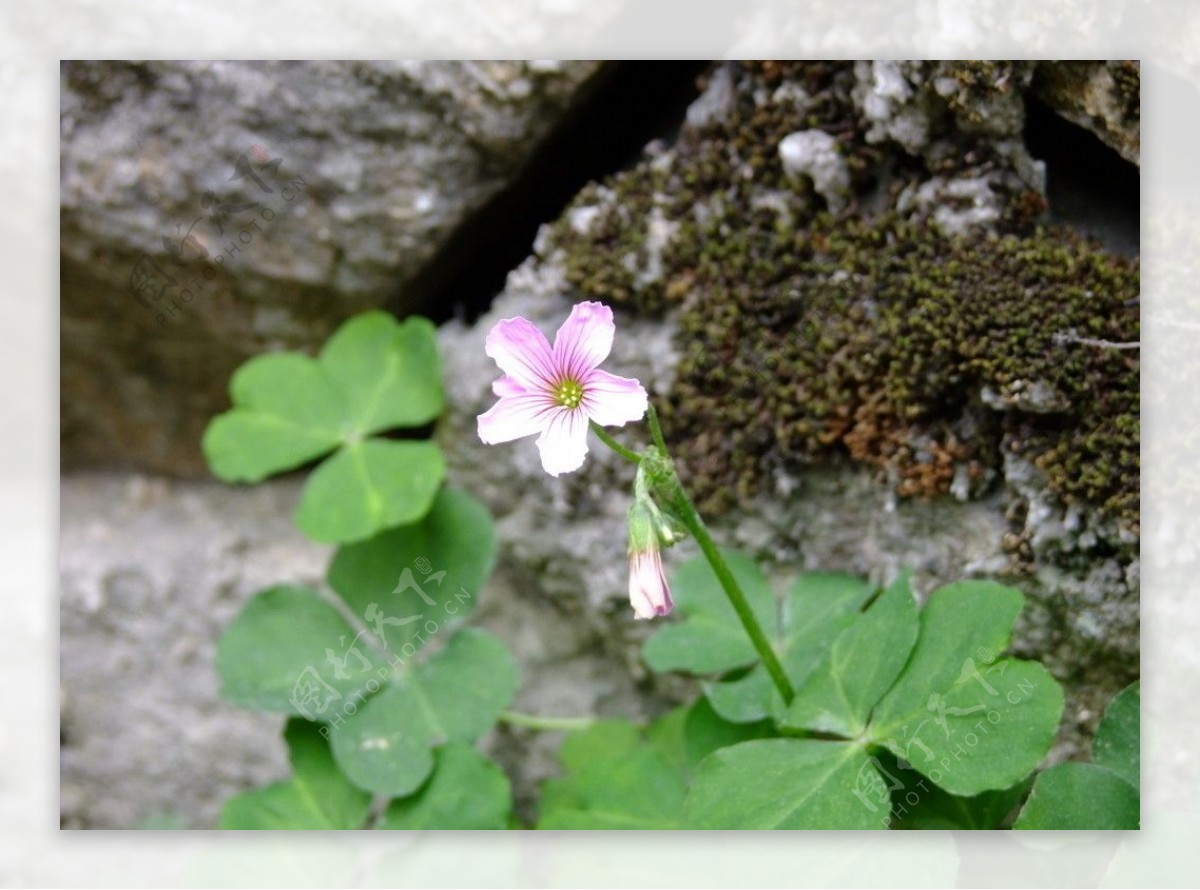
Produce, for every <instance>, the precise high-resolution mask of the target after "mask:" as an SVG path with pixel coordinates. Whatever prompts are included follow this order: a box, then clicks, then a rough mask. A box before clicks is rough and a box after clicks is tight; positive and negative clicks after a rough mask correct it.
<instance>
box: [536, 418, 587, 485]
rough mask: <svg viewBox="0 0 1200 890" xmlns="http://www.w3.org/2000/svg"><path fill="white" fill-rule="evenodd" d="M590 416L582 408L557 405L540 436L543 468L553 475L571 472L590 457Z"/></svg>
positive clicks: (539, 446) (538, 444) (539, 448)
mask: <svg viewBox="0 0 1200 890" xmlns="http://www.w3.org/2000/svg"><path fill="white" fill-rule="evenodd" d="M587 433H588V419H587V415H586V414H585V413H584V412H582V411H572V410H571V409H569V408H558V409H557V410H556V412H555V413H554V414H553V415H552V416H551V420H550V423H549V424H548V425H547V426H546V428H545V429H544V430H543V431H542V435H541V436H540V437H539V438H538V440H537V446H538V451H539V452H541V455H542V469H544V470H545V471H546V472H547V473H549V474H550V475H551V476H557V475H559V474H560V473H572V472H574V471H575V470H578V469H579V468H580V467H582V466H583V461H584V459H585V458H586V457H587V450H588V446H587Z"/></svg>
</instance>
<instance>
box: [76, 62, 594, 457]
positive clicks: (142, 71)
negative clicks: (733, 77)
mask: <svg viewBox="0 0 1200 890" xmlns="http://www.w3.org/2000/svg"><path fill="white" fill-rule="evenodd" d="M597 68H598V66H597V65H596V64H595V63H589V62H564V63H554V62H528V63H526V62H480V63H465V64H458V63H450V62H378V63H376V62H313V63H291V62H252V63H229V62H141V63H118V62H66V63H64V64H63V67H62V100H61V138H62V166H61V208H62V209H61V252H62V395H63V398H62V404H63V411H62V413H63V416H62V453H63V458H64V460H65V461H66V462H67V463H68V464H69V465H89V464H91V465H96V464H100V465H107V466H113V465H118V466H120V465H123V466H128V467H134V468H138V469H142V470H150V471H165V472H170V473H197V472H201V471H202V469H203V465H202V463H201V461H200V456H199V449H198V447H197V443H198V442H199V439H200V435H199V434H200V432H201V430H202V429H203V425H204V423H205V422H206V421H207V419H208V417H210V416H211V415H212V414H213V413H215V412H216V411H217V410H219V409H220V408H221V407H222V405H223V403H224V399H225V393H224V387H225V381H226V380H227V379H228V377H229V374H230V372H231V371H232V370H233V369H234V368H235V367H236V366H237V365H238V364H239V363H240V362H241V361H243V360H245V359H246V358H247V357H249V356H250V355H253V354H255V353H258V352H261V351H263V350H265V349H272V348H280V347H297V346H300V347H312V346H314V345H315V344H317V343H319V342H321V340H323V339H324V337H325V336H326V335H327V334H328V333H329V331H330V330H332V328H333V327H334V326H336V324H337V323H338V322H340V321H342V320H343V319H345V318H346V317H348V316H349V315H351V314H353V313H354V312H356V311H359V310H362V309H365V308H368V307H372V306H379V305H382V304H384V303H386V302H388V301H389V300H393V299H394V304H393V305H394V307H395V308H400V309H407V310H409V311H412V310H421V309H424V308H426V307H421V306H416V305H412V302H411V299H410V300H408V302H406V300H405V294H404V290H403V288H404V285H405V283H406V282H408V281H410V280H412V278H413V277H414V275H416V274H417V273H418V272H419V271H420V270H421V269H422V268H423V267H424V266H425V264H427V263H428V262H429V261H430V259H431V257H433V256H434V255H435V253H436V251H437V250H438V248H439V246H440V245H441V244H442V243H443V242H444V241H445V239H446V238H447V237H448V236H449V235H450V233H451V232H452V231H453V230H454V229H455V228H456V227H457V226H459V225H460V224H461V223H462V222H463V221H464V219H466V218H467V217H468V216H469V215H470V214H471V212H472V211H474V210H477V209H478V208H479V207H481V206H482V205H483V204H484V203H485V202H486V201H487V200H488V199H489V198H490V197H492V196H493V195H495V194H496V193H497V192H498V190H500V189H501V188H502V187H503V186H504V185H505V184H506V183H508V182H509V181H510V179H511V178H512V176H513V175H514V173H515V172H516V171H517V170H518V169H519V168H520V166H521V164H522V162H523V160H524V159H525V158H526V157H527V156H528V154H529V152H530V150H531V148H532V146H533V145H535V144H536V143H537V142H538V140H539V139H540V138H541V137H543V136H544V135H545V134H546V133H547V132H548V131H549V130H550V128H551V127H552V126H553V125H554V123H555V122H556V121H558V120H560V119H561V117H562V115H563V113H564V111H565V110H566V109H567V108H568V107H570V105H571V103H572V101H573V100H574V99H576V98H577V97H578V96H579V94H580V91H581V90H582V89H585V88H586V86H587V84H588V83H589V82H590V79H591V78H592V76H593V75H594V74H595V72H596V71H597ZM254 146H259V149H253V147H254ZM260 150H261V151H262V152H265V154H262V155H261V159H260V156H259V154H258V152H259V151H260ZM243 156H244V157H246V159H247V160H248V161H249V163H250V166H249V168H248V170H249V173H251V174H253V175H254V176H255V177H257V178H258V179H259V180H261V183H262V185H261V187H260V185H259V184H258V183H257V182H256V181H254V179H253V178H251V176H250V175H246V171H245V170H243V175H241V176H240V178H237V177H238V170H237V162H238V159H239V157H243ZM268 158H269V159H268ZM275 161H279V162H281V163H280V164H279V166H278V168H277V169H272V167H271V165H272V164H273V163H274V162H275ZM264 168H265V169H264ZM264 189H271V190H272V191H265V190H264ZM255 204H257V205H258V206H251V205H255ZM189 232H190V238H189V237H188V236H189ZM185 239H187V240H185ZM143 257H145V258H146V259H145V260H143V259H142V258H143ZM177 259H178V260H179V261H180V262H182V263H183V264H184V265H182V266H181V265H178V264H177ZM139 262H142V263H143V264H146V263H153V264H154V266H153V267H149V266H146V265H143V266H141V267H140V268H143V269H145V268H151V271H152V272H153V274H154V278H153V281H156V282H159V283H162V282H163V281H164V280H165V279H164V278H162V277H161V276H163V275H165V276H169V277H170V278H171V279H173V281H174V284H171V285H168V286H166V287H164V288H161V289H160V288H159V287H158V286H157V284H152V285H151V286H150V289H149V291H148V292H146V293H144V294H143V299H144V300H145V302H146V305H143V304H142V302H140V301H139V299H138V298H137V297H135V296H134V295H133V294H132V293H130V291H129V286H130V278H131V275H132V274H133V272H134V270H135V268H139V267H138V263H139ZM155 270H157V271H155ZM156 295H157V296H156Z"/></svg>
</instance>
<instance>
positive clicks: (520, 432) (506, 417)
mask: <svg viewBox="0 0 1200 890" xmlns="http://www.w3.org/2000/svg"><path fill="white" fill-rule="evenodd" d="M556 407H557V406H555V405H554V404H553V403H552V402H548V401H547V400H546V397H545V396H544V395H542V394H541V393H522V394H521V395H515V396H505V397H504V398H502V399H501V400H500V401H498V402H497V403H496V404H494V405H493V406H492V407H491V408H489V409H488V410H487V411H486V412H484V413H483V414H480V415H479V419H478V423H479V438H480V439H481V440H482V441H483V443H484V444H485V445H498V444H499V443H501V442H511V441H512V440H513V439H521V438H524V437H525V436H532V435H533V434H534V433H540V432H543V431H544V430H545V429H546V428H547V426H548V424H549V423H550V420H551V419H552V418H553V417H554V411H555V410H556Z"/></svg>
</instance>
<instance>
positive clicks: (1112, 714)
mask: <svg viewBox="0 0 1200 890" xmlns="http://www.w3.org/2000/svg"><path fill="white" fill-rule="evenodd" d="M1141 709H1142V695H1141V683H1140V682H1138V683H1132V684H1130V685H1129V686H1126V687H1125V689H1123V690H1122V691H1121V692H1119V693H1117V695H1116V696H1115V697H1114V698H1113V700H1112V701H1111V702H1109V705H1108V707H1107V708H1106V709H1105V711H1104V718H1103V719H1102V720H1101V721H1100V726H1099V728H1098V729H1097V730H1096V740H1095V741H1094V742H1092V760H1093V762H1095V763H1097V764H1099V765H1100V766H1104V767H1107V768H1108V769H1110V770H1112V771H1113V772H1114V773H1116V774H1117V775H1118V776H1120V777H1121V778H1122V779H1124V780H1125V781H1126V782H1128V783H1129V784H1130V785H1132V786H1133V787H1134V788H1140V787H1141V785H1142V775H1141V772H1142V770H1141V765H1142V747H1141Z"/></svg>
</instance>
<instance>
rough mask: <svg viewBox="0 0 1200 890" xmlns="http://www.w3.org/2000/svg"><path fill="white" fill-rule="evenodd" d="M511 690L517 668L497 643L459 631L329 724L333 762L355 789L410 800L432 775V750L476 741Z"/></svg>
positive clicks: (481, 634) (478, 632) (473, 632)
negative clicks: (425, 659)
mask: <svg viewBox="0 0 1200 890" xmlns="http://www.w3.org/2000/svg"><path fill="white" fill-rule="evenodd" d="M516 687H517V670H516V665H515V664H514V662H513V659H512V656H511V655H510V654H509V652H508V649H507V648H506V647H505V646H504V644H503V643H502V642H500V640H498V639H496V638H495V637H493V636H491V635H490V634H487V633H485V632H483V631H481V630H474V629H468V630H463V631H460V632H459V633H457V634H455V635H454V636H453V637H452V638H451V639H450V642H449V643H448V644H447V646H446V648H445V649H444V650H442V651H441V652H439V653H438V654H437V655H435V656H434V657H433V658H431V659H430V660H429V661H428V662H426V663H425V664H422V665H420V666H419V667H417V668H416V669H415V670H410V671H409V672H407V673H405V674H404V675H402V676H400V677H398V678H397V679H395V680H393V681H392V683H391V685H390V686H388V688H387V689H385V690H384V691H383V692H380V693H379V694H378V695H376V696H374V697H373V698H371V699H370V700H368V701H367V702H366V703H365V704H364V705H363V706H362V707H360V708H359V709H358V710H357V712H356V713H354V714H353V715H352V716H349V717H347V718H346V719H345V720H344V721H341V722H337V723H335V724H331V726H330V740H331V742H332V745H333V754H334V757H335V759H336V760H337V762H338V765H339V766H340V767H341V768H342V770H343V771H345V773H346V775H347V776H349V777H350V780H351V781H353V782H354V783H355V784H356V785H358V786H359V787H360V788H363V789H366V790H367V791H372V792H374V793H376V794H386V795H392V796H400V795H407V794H411V793H412V792H414V791H415V790H416V789H417V788H419V787H420V786H421V784H422V783H423V782H424V781H425V779H426V778H427V777H428V776H429V773H430V771H431V770H432V769H433V762H434V761H433V751H432V749H433V748H436V747H439V746H441V745H445V744H447V743H449V742H473V741H475V740H476V739H478V738H479V737H480V736H481V735H483V734H484V733H485V732H487V731H488V729H490V728H491V726H492V724H493V723H495V721H496V718H497V717H498V716H499V714H500V712H501V711H503V710H504V708H505V707H507V705H508V703H509V702H510V701H511V700H512V696H513V693H514V692H515V691H516Z"/></svg>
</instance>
